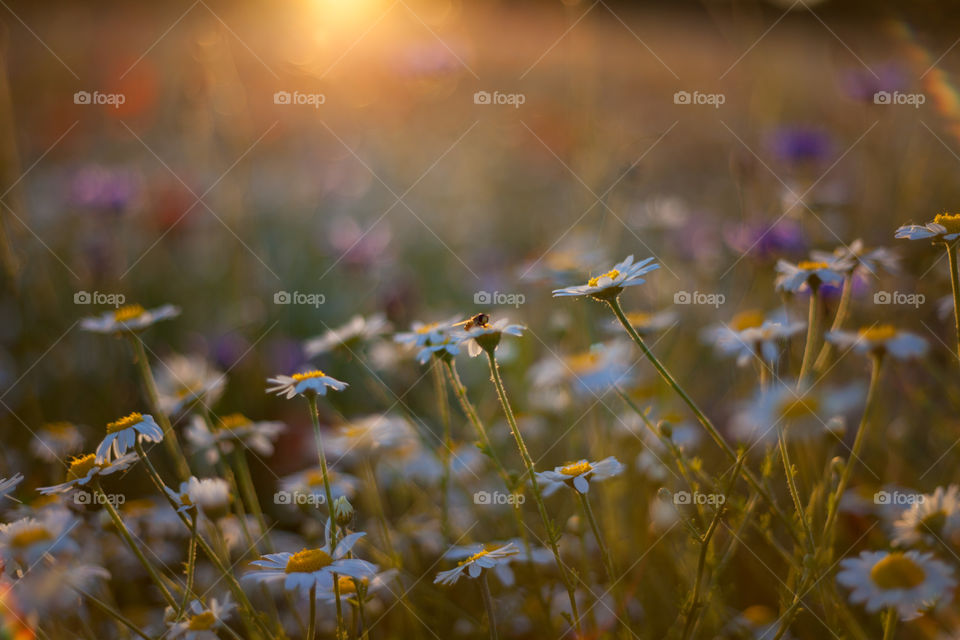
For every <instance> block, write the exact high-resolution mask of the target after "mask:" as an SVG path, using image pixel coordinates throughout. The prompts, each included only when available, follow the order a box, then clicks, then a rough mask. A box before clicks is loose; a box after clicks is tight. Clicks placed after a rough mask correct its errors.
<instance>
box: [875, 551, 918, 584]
mask: <svg viewBox="0 0 960 640" xmlns="http://www.w3.org/2000/svg"><path fill="white" fill-rule="evenodd" d="M926 577H927V574H926V573H924V571H923V567H921V566H920V565H918V564H917V563H916V562H914V561H913V560H911V559H910V558H908V557H907V556H905V555H904V554H903V553H900V552H896V553H891V554H890V555H888V556H887V557H886V558H884V559H883V560H881V561H880V562H878V563H877V564H875V565H873V569H871V570H870V579H871V580H873V582H874V584H876V585H877V586H878V587H880V588H881V589H912V588H914V587H916V586H917V585H919V584H922V583H923V581H924V579H925V578H926Z"/></svg>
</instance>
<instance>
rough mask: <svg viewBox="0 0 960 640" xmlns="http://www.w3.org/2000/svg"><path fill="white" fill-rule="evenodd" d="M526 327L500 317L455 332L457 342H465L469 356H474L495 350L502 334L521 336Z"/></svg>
mask: <svg viewBox="0 0 960 640" xmlns="http://www.w3.org/2000/svg"><path fill="white" fill-rule="evenodd" d="M525 329H526V327H524V326H523V325H519V324H510V321H509V320H507V319H506V318H500V319H499V320H497V321H496V322H494V323H493V324H490V323H489V322H488V323H487V324H483V325H479V326H476V325H474V326H471V327H470V328H469V329H467V330H466V331H461V332H459V333H457V334H455V336H454V337H455V339H456V340H457V341H458V342H461V343H462V342H466V343H467V353H469V354H470V357H471V358H475V357H477V356H478V355H480V354H481V353H482V352H483V351H485V350H489V351H495V350H496V348H497V347H498V346H499V345H500V339H501V338H502V337H503V335H504V334H506V335H508V336H518V337H519V336H522V335H523V332H524V330H525Z"/></svg>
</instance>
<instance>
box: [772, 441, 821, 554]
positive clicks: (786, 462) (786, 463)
mask: <svg viewBox="0 0 960 640" xmlns="http://www.w3.org/2000/svg"><path fill="white" fill-rule="evenodd" d="M778 431H779V433H778V434H777V444H778V445H780V459H781V460H782V461H783V471H784V474H785V475H786V477H787V488H788V489H789V490H790V498H791V499H792V500H793V507H794V509H796V510H797V517H798V518H799V519H800V523H801V524H802V525H803V533H804V536H805V537H806V543H807V551H809V552H810V553H815V549H814V546H813V530H812V529H811V528H810V523H809V522H808V521H807V515H806V512H805V511H804V509H803V503H802V502H800V491H799V490H798V489H797V479H796V478H795V477H794V474H793V462H791V461H790V450H789V449H788V448H787V438H786V433H785V431H786V430H785V429H778Z"/></svg>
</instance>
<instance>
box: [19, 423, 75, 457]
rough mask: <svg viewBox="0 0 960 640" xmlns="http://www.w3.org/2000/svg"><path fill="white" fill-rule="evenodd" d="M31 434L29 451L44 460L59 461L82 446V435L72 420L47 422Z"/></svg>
mask: <svg viewBox="0 0 960 640" xmlns="http://www.w3.org/2000/svg"><path fill="white" fill-rule="evenodd" d="M33 435H34V438H33V439H32V440H31V441H30V452H31V453H33V455H35V456H37V457H38V458H40V459H41V460H43V461H44V462H59V461H60V460H63V459H64V458H65V457H66V456H68V455H70V454H73V453H76V452H77V451H79V450H80V447H82V446H83V436H81V435H80V430H79V429H78V428H77V427H76V425H74V424H73V423H72V422H48V423H46V424H44V425H41V426H40V428H38V429H37V430H36V432H35V433H34V434H33Z"/></svg>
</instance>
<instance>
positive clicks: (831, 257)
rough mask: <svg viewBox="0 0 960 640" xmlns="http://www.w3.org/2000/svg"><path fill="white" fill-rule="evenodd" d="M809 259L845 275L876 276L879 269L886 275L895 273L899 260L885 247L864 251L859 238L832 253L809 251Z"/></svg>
mask: <svg viewBox="0 0 960 640" xmlns="http://www.w3.org/2000/svg"><path fill="white" fill-rule="evenodd" d="M810 257H811V258H812V259H813V260H815V261H818V262H826V263H828V264H830V267H831V268H832V269H835V270H837V271H840V272H846V273H863V272H867V273H869V274H870V275H873V276H876V275H878V274H879V272H880V270H881V269H883V270H884V271H886V272H887V273H896V272H897V271H898V270H899V267H900V260H899V258H898V257H897V254H896V253H894V252H893V251H892V250H890V249H887V248H886V247H877V248H875V249H866V248H865V247H864V246H863V240H861V239H860V238H857V239H856V240H854V241H853V242H851V243H850V244H849V245H847V246H845V247H837V248H836V249H834V250H833V253H828V252H826V251H811V252H810Z"/></svg>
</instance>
